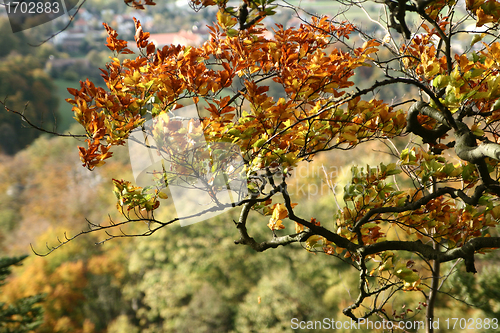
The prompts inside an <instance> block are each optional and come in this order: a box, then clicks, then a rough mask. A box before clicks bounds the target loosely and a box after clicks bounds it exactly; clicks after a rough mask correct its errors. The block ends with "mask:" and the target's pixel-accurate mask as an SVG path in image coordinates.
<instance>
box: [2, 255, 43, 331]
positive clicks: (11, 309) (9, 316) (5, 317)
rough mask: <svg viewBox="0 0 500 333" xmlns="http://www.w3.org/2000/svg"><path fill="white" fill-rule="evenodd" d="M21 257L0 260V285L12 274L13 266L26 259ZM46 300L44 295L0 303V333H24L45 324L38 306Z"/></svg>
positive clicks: (41, 310)
mask: <svg viewBox="0 0 500 333" xmlns="http://www.w3.org/2000/svg"><path fill="white" fill-rule="evenodd" d="M26 257H27V256H26V255H24V256H20V257H11V258H7V257H4V258H0V284H1V285H4V283H5V279H6V278H7V277H8V276H9V275H10V274H11V266H14V265H20V264H21V262H22V261H23V260H24V259H26ZM44 298H45V295H43V294H37V295H33V296H28V297H23V298H21V299H18V300H16V301H15V302H12V303H4V302H0V332H1V333H24V332H30V331H31V330H33V329H36V328H37V327H39V326H40V325H41V324H42V323H43V308H42V307H41V306H39V305H38V303H40V302H42V301H43V300H44Z"/></svg>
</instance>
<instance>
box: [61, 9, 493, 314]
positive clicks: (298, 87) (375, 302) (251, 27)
mask: <svg viewBox="0 0 500 333" xmlns="http://www.w3.org/2000/svg"><path fill="white" fill-rule="evenodd" d="M125 2H126V3H127V4H129V5H133V6H136V7H139V8H142V7H143V6H144V5H153V4H154V3H152V2H151V1H146V3H141V2H139V1H128V0H127V1H125ZM339 2H340V3H342V4H345V5H347V6H348V10H350V9H352V8H355V7H361V8H363V6H364V4H365V2H364V1H339ZM191 5H192V7H193V8H194V9H195V10H200V9H202V8H203V7H207V6H218V8H219V10H218V13H217V22H216V23H215V24H214V25H213V26H211V27H209V29H210V38H209V39H208V40H207V41H206V42H205V43H204V44H203V45H201V46H199V47H194V46H193V47H187V46H179V45H177V46H175V45H169V46H165V47H163V48H157V47H156V46H155V44H154V43H153V42H152V41H150V40H149V33H147V32H144V31H143V29H142V26H141V24H140V22H138V21H135V28H136V34H135V42H136V45H137V49H138V51H137V54H136V56H135V58H126V57H124V55H130V54H133V53H134V52H133V51H132V49H131V48H129V47H128V45H127V42H126V41H124V40H120V39H119V38H118V34H117V33H116V31H115V30H114V29H113V28H111V27H110V26H108V25H107V24H104V26H105V28H106V30H107V32H108V39H107V46H108V48H109V49H110V50H111V51H113V53H114V55H113V57H112V59H111V62H110V63H108V64H107V66H106V69H103V70H102V72H103V77H104V79H105V82H106V86H107V88H106V89H104V88H100V87H96V86H95V85H94V84H93V83H92V82H90V81H89V80H87V81H82V82H81V87H80V89H73V88H70V89H68V90H69V92H70V93H71V94H72V95H73V96H74V97H73V98H72V99H69V100H68V102H69V103H71V104H72V105H73V111H74V114H75V119H76V120H77V121H78V122H79V123H80V124H81V125H82V126H83V128H84V129H85V131H86V143H87V146H86V147H79V152H80V158H81V160H82V162H83V165H84V166H85V167H87V168H88V169H90V170H92V169H94V168H96V167H99V166H101V165H103V164H104V163H105V161H106V160H107V159H109V158H111V157H112V149H113V146H116V145H123V144H125V143H126V142H127V140H130V138H131V136H132V134H133V133H134V131H137V130H138V129H139V130H142V131H144V132H145V133H146V134H147V135H149V136H150V137H152V138H154V140H155V143H156V145H154V146H153V147H152V148H153V149H154V151H155V153H157V155H158V156H160V157H161V159H163V160H164V161H166V162H168V164H169V166H170V167H165V165H164V164H161V166H160V165H156V166H155V167H154V170H150V172H149V175H150V176H152V177H153V178H154V179H153V181H152V183H151V184H153V185H151V186H147V187H142V186H138V185H134V184H133V183H132V182H131V181H128V180H118V179H114V180H113V182H114V185H115V195H116V196H117V199H118V203H117V207H118V209H119V210H120V212H121V213H122V215H123V217H124V220H123V221H121V222H115V221H110V222H111V223H110V224H108V225H101V224H91V230H89V231H84V232H82V234H84V233H88V232H93V231H97V230H106V231H107V232H108V234H109V235H110V237H111V238H113V237H123V236H130V235H131V234H124V233H121V234H120V233H113V229H118V228H120V227H122V226H125V225H128V224H133V223H134V222H147V223H146V225H147V229H146V230H145V231H139V232H138V233H137V234H136V235H151V234H152V233H154V232H155V231H157V230H159V229H162V228H164V227H165V226H167V225H169V224H172V223H174V222H176V221H179V220H180V221H182V220H183V219H186V218H188V217H190V216H177V217H172V218H171V219H170V218H169V219H167V220H163V219H159V218H157V217H156V215H155V212H156V211H157V209H158V208H159V207H160V206H162V205H168V200H170V199H171V198H170V196H169V193H168V191H169V190H170V189H169V188H170V187H172V186H173V184H178V183H179V182H182V183H183V184H185V186H188V187H189V186H196V184H197V183H196V181H201V182H202V183H203V185H204V187H205V189H206V191H207V193H208V194H209V196H210V198H211V199H212V201H213V206H212V207H211V208H210V209H207V210H205V211H202V212H200V213H196V215H203V214H205V213H210V212H212V211H214V210H222V209H225V208H228V207H231V206H233V205H235V206H238V207H240V209H241V213H240V216H239V219H238V220H237V221H235V226H236V229H237V230H238V232H239V235H240V239H239V240H237V241H235V243H236V244H242V245H248V246H250V247H251V248H253V249H255V250H257V251H264V250H267V249H269V248H276V247H278V246H281V245H283V246H286V245H289V244H292V243H296V242H301V243H304V244H305V247H306V249H307V250H309V251H311V252H323V253H326V254H328V255H331V256H337V257H342V258H347V260H349V261H350V263H351V264H352V265H353V266H354V267H355V268H356V269H357V270H358V271H359V274H360V275H359V281H360V284H359V296H358V298H357V299H356V300H355V301H354V302H353V304H351V305H350V306H348V307H346V308H345V309H344V313H345V314H346V315H347V316H349V317H351V318H353V319H357V318H360V317H364V318H366V317H369V316H371V315H372V314H374V313H378V314H380V315H382V316H385V317H387V318H389V317H391V316H390V314H388V313H385V311H384V307H385V306H386V305H387V302H388V300H389V299H390V298H391V297H392V296H393V295H394V294H395V293H397V292H399V291H402V290H405V291H417V292H421V293H423V294H424V295H425V297H426V299H427V304H428V309H427V317H428V319H432V318H433V310H432V306H433V304H434V299H435V295H436V292H437V290H438V288H439V285H440V281H442V279H445V278H446V276H445V275H443V274H441V273H440V265H441V264H442V263H445V262H449V261H455V260H463V261H464V264H465V268H466V270H467V272H476V267H475V256H476V255H477V254H478V253H484V252H486V251H489V250H491V249H494V248H498V247H500V237H499V235H498V231H497V225H498V218H500V201H499V198H498V197H499V195H500V184H499V182H498V179H499V177H500V175H499V172H498V162H499V160H500V145H499V144H498V140H499V132H498V124H499V120H500V99H499V97H500V86H499V82H500V73H499V70H500V62H499V60H498V59H500V43H499V42H498V41H496V40H497V38H498V24H499V20H500V3H499V2H497V1H483V0H478V1H466V2H465V4H464V5H462V4H461V3H459V2H455V1H417V2H412V1H404V0H403V1H390V0H388V1H385V2H384V6H383V8H384V10H385V17H384V16H382V17H380V22H378V23H377V25H378V30H377V31H375V32H369V31H363V30H361V29H360V28H357V27H356V26H354V25H353V24H352V23H350V22H346V21H341V20H340V16H338V17H318V16H315V15H309V14H307V13H305V12H304V11H303V10H302V9H301V8H299V7H296V6H292V5H283V4H274V3H273V1H272V0H271V1H269V0H255V1H251V0H248V1H245V2H244V3H243V4H242V5H241V6H240V8H239V9H237V8H232V7H229V6H227V3H226V2H225V1H214V0H207V1H199V0H194V1H193V2H192V3H191ZM277 8H279V9H280V10H294V11H295V13H296V14H297V15H298V16H299V17H300V18H301V19H302V21H303V22H302V24H300V26H294V27H290V28H285V27H284V26H282V25H277V26H275V27H273V28H272V29H271V28H267V27H266V26H265V25H264V24H263V19H264V18H265V17H268V16H271V17H272V16H273V15H274V14H275V10H277ZM367 15H369V14H367ZM368 17H369V16H368ZM470 26H473V27H474V28H472V31H471V28H470ZM471 37H472V38H471ZM360 41H362V42H360ZM129 57H130V56H129ZM366 67H370V68H371V70H373V72H377V73H379V77H380V79H378V80H373V81H370V82H369V83H368V84H366V83H364V84H361V86H356V85H355V84H354V79H355V78H356V75H359V73H361V72H362V70H363V69H364V68H366ZM400 84H403V85H408V86H412V87H414V88H415V89H416V90H417V91H418V95H413V96H408V95H406V94H405V95H401V96H396V97H395V98H394V99H393V100H392V101H386V100H381V99H379V98H377V95H376V93H377V92H378V91H379V90H380V89H384V88H387V87H392V86H397V85H400ZM273 85H274V86H276V85H278V86H279V87H280V89H282V91H283V96H284V97H282V98H274V97H273V96H270V95H269V93H268V92H269V89H270V86H273ZM365 85H366V87H365ZM188 107H191V108H195V109H196V111H197V114H198V116H199V120H197V119H193V118H191V119H187V120H186V119H185V118H184V117H183V116H182V112H183V110H184V109H187V108H188ZM150 119H152V122H153V124H154V125H153V126H149V127H148V126H146V123H147V121H148V120H150ZM370 141H373V142H378V143H379V144H380V145H381V147H385V148H386V150H387V152H388V154H390V155H391V156H392V158H393V162H392V163H388V164H385V163H381V164H380V165H379V166H377V167H367V168H366V169H364V168H361V167H354V168H353V170H352V177H351V180H350V182H349V184H348V185H347V186H346V187H345V189H344V191H343V201H344V204H343V205H342V206H339V209H338V210H337V212H336V213H335V216H334V217H333V222H326V221H321V222H320V221H318V220H317V219H316V218H315V217H314V216H313V217H311V218H309V217H302V216H300V214H299V213H297V212H298V210H297V209H298V208H299V207H300V202H299V203H298V206H297V208H295V206H296V204H295V203H293V197H292V195H291V194H290V193H289V191H288V183H287V182H288V181H289V179H290V178H291V175H292V174H293V171H294V169H295V168H296V167H297V165H298V163H299V162H301V161H313V160H314V159H315V157H318V156H320V155H321V154H325V152H326V151H330V150H344V151H350V150H353V151H355V149H356V148H359V147H362V146H363V145H364V144H366V143H367V142H370ZM202 144H203V147H202ZM144 145H146V143H144ZM227 147H229V148H227ZM148 148H151V146H148ZM237 156H241V160H238V159H237ZM233 161H241V163H240V164H239V165H234V163H232V162H233ZM207 169H208V172H206V171H207ZM194 178H195V179H196V181H195V180H194ZM234 179H237V180H240V179H244V180H245V181H244V187H245V188H246V189H247V190H248V191H246V192H244V193H245V194H246V196H245V197H243V198H239V199H238V200H237V202H231V203H227V202H222V200H220V199H219V198H218V196H217V194H218V193H220V192H221V191H222V190H224V189H227V188H228V187H229V184H230V183H231V181H232V180H234ZM330 181H335V180H334V179H330ZM251 213H252V214H254V213H255V214H257V213H260V214H261V215H264V216H265V215H268V216H269V218H266V217H262V220H263V223H267V225H268V227H269V229H271V231H270V232H269V233H268V234H264V235H261V236H259V237H265V238H266V239H267V240H263V241H257V240H256V239H255V238H253V237H252V236H251V230H249V229H250V227H249V225H247V219H248V216H249V214H251ZM191 217H192V216H191ZM287 218H288V219H289V220H291V221H293V222H294V223H295V228H292V230H289V229H290V227H288V228H285V223H284V222H283V221H284V220H285V219H287ZM135 231H136V232H137V229H135ZM68 241H69V240H68ZM63 243H65V242H63ZM407 252H412V253H416V254H418V256H419V257H420V258H421V261H422V263H419V264H418V265H417V264H416V263H415V261H413V260H408V259H407V258H406V257H405V253H407ZM429 281H430V282H429ZM400 318H401V317H398V315H396V314H395V313H394V314H393V316H392V318H391V319H400Z"/></svg>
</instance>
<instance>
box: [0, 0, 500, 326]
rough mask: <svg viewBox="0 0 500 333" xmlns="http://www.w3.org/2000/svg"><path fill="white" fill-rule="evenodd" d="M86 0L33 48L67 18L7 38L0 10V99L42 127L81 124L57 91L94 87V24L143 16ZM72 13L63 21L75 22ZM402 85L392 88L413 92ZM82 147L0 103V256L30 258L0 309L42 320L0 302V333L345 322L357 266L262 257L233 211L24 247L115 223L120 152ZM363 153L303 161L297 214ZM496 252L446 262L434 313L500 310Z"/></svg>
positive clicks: (126, 173)
mask: <svg viewBox="0 0 500 333" xmlns="http://www.w3.org/2000/svg"><path fill="white" fill-rule="evenodd" d="M309 4H310V5H311V8H313V7H314V8H316V7H315V6H320V8H321V10H322V11H323V12H327V11H329V10H332V9H331V8H330V7H327V6H322V5H321V3H316V4H313V3H309ZM83 8H84V9H85V11H83V12H82V15H83V18H85V17H87V19H86V22H87V24H89V25H92V24H94V23H93V22H94V21H93V19H95V21H96V22H97V23H95V24H94V26H91V27H86V28H82V27H80V29H82V31H84V36H83V37H82V38H81V40H79V41H77V42H75V41H74V40H73V41H70V40H69V39H67V40H66V42H67V43H66V42H65V41H64V40H62V41H61V40H59V41H57V40H54V41H51V42H47V43H43V44H42V45H40V46H38V47H32V46H29V45H28V44H29V43H31V44H38V43H39V42H40V41H42V40H44V39H45V38H46V37H47V36H50V35H51V34H52V33H54V32H56V31H58V30H57V29H61V28H62V27H63V26H64V24H65V22H59V21H57V22H53V23H51V24H46V25H43V26H39V27H36V28H33V29H30V30H27V31H24V32H21V33H16V34H12V33H11V32H10V31H11V30H10V26H9V22H8V20H7V15H6V14H4V13H1V12H0V13H1V14H2V15H0V31H2V33H1V34H0V98H1V99H2V100H5V103H6V105H7V106H8V107H9V108H11V109H13V110H17V111H22V110H24V114H25V115H26V117H27V118H28V119H30V120H31V121H32V122H33V123H34V124H37V125H38V126H41V127H43V128H45V129H47V130H56V131H58V132H67V131H69V132H71V133H73V134H76V133H78V131H79V129H78V128H77V127H74V126H73V125H74V121H73V119H72V113H71V107H70V106H69V104H67V103H66V102H65V101H64V99H65V98H68V97H69V96H70V95H69V94H68V93H67V91H66V88H67V87H75V88H76V87H78V86H79V84H78V82H79V80H85V79H86V78H89V79H91V80H93V81H94V82H97V83H101V84H103V81H102V79H101V78H100V76H99V70H98V68H99V67H104V64H105V62H106V61H107V60H108V57H109V56H110V52H108V51H107V49H106V48H105V46H104V40H105V36H104V35H103V34H102V33H103V32H104V30H103V29H101V28H100V27H99V26H100V22H102V21H106V22H108V23H109V24H110V25H111V26H113V25H115V27H118V28H119V29H118V31H119V32H120V33H121V35H120V37H121V38H123V39H128V40H132V39H133V32H132V30H131V29H130V23H131V22H132V21H131V19H130V21H128V22H125V21H122V20H123V19H125V18H127V17H131V16H132V14H133V15H134V16H137V15H145V14H144V13H143V12H139V13H136V12H133V11H132V10H131V9H126V8H127V7H126V6H125V5H124V4H123V3H122V2H121V1H114V2H107V1H101V0H92V1H87V3H86V4H85V6H84V7H83ZM374 10H375V9H374ZM179 13H181V14H182V15H179ZM85 15H87V16H85ZM127 15H128V16H127ZM148 15H149V16H147V17H146V16H145V17H143V21H142V22H146V23H147V24H145V27H146V28H147V29H148V31H151V32H153V33H163V32H175V31H172V30H171V29H172V28H173V27H175V28H176V29H179V31H180V30H186V31H191V32H193V30H198V31H199V30H200V29H203V27H204V26H205V25H206V24H210V23H211V22H212V21H213V20H214V15H215V13H214V12H210V11H208V10H206V11H201V12H200V13H194V12H192V11H191V10H190V9H189V8H184V7H181V8H180V9H179V8H178V7H175V6H174V5H173V3H167V4H165V5H162V6H156V7H154V8H153V10H152V11H150V12H149V13H148ZM350 15H356V13H354V14H350ZM91 18H92V19H91ZM273 19H274V20H278V21H277V22H268V24H274V23H282V24H291V23H290V22H292V23H293V17H292V16H291V14H290V13H282V14H280V15H275V16H274V18H273ZM77 23H78V21H77V22H73V24H72V26H71V28H72V29H76V28H78V25H77ZM365 24H366V23H365ZM120 27H122V28H123V29H122V31H120ZM127 27H128V28H127ZM364 28H367V27H366V26H364ZM368 28H369V27H368ZM85 29H90V30H85ZM374 29H375V28H374ZM85 31H86V32H85ZM88 31H92V33H89V32H88ZM97 31H98V32H97ZM75 33H76V32H75ZM89 36H92V37H89ZM66 38H69V37H66ZM70 42H72V43H70ZM376 77H377V72H374V71H373V70H371V69H366V70H363V72H361V73H360V74H359V75H358V76H356V77H355V81H356V82H361V81H363V80H368V79H369V80H374V79H376ZM404 89H407V88H406V87H401V91H399V92H398V93H397V94H396V95H398V94H405V93H407V94H411V93H412V91H405V90H404ZM271 91H272V89H271ZM378 93H379V95H381V96H382V97H385V98H389V97H390V96H394V95H395V93H394V91H379V92H378ZM276 94H279V92H276ZM28 102H29V103H28ZM27 103H28V104H27ZM78 145H81V143H79V142H78V141H77V140H75V139H70V138H64V137H55V136H53V135H49V134H43V133H42V132H41V131H38V130H35V129H32V128H29V126H27V124H26V123H25V122H23V121H22V120H21V118H20V117H19V116H17V115H15V114H12V113H8V112H6V111H5V110H2V111H1V112H0V251H1V255H0V257H2V258H13V257H19V256H22V255H26V254H28V255H29V256H28V257H27V258H26V259H23V260H21V259H20V260H19V263H22V266H19V267H17V266H16V267H14V268H13V269H12V271H11V272H10V273H11V274H6V276H5V278H6V280H5V284H4V285H2V286H1V287H0V303H1V304H0V305H2V306H3V308H4V309H6V308H7V307H8V305H9V304H17V303H16V300H20V299H23V298H25V297H29V296H34V295H39V296H37V297H38V298H36V299H32V300H34V301H33V303H36V304H39V305H38V306H39V307H41V309H43V313H42V314H41V315H42V316H43V323H38V324H40V325H39V326H38V327H36V328H34V329H33V327H28V326H26V325H23V324H12V323H10V324H9V323H6V322H5V320H4V321H2V319H5V318H6V317H5V316H6V315H5V313H3V312H1V311H0V332H29V331H34V332H47V333H48V332H51V333H52V332H57V333H63V332H75V333H79V332H81V333H91V332H109V333H121V332H123V333H125V332H126V333H135V332H187V333H189V332H193V333H194V332H196V333H204V332H207V333H208V332H241V333H243V332H269V333H275V332H290V331H292V329H291V319H292V318H297V319H298V320H304V321H307V320H322V319H323V318H332V319H336V320H345V319H346V317H345V316H343V314H342V309H343V308H344V307H346V306H348V305H349V304H351V302H353V300H354V299H355V298H356V297H357V293H358V291H357V281H358V276H357V271H356V270H354V269H353V268H352V267H351V266H350V265H348V264H347V263H344V262H342V261H340V260H338V259H336V258H334V257H327V256H324V255H315V254H313V253H309V252H307V251H306V250H304V249H303V248H302V247H301V246H300V245H293V246H288V247H287V248H278V249H275V250H268V251H266V252H264V253H255V252H254V251H253V250H251V249H250V248H249V247H245V246H238V245H235V244H234V243H233V241H234V240H235V239H237V238H238V235H237V231H236V229H235V228H234V223H233V222H232V219H236V217H237V214H238V212H237V210H234V211H232V212H230V213H229V214H226V215H220V216H218V217H215V218H212V219H211V220H209V221H206V222H203V223H197V224H194V225H191V226H188V227H184V228H182V227H180V226H179V225H173V226H169V227H168V228H165V229H162V230H160V231H159V232H158V233H157V234H154V235H153V236H150V237H145V238H140V237H139V238H122V239H115V240H113V241H111V242H106V243H104V244H102V245H98V246H96V245H95V243H96V242H99V241H101V240H103V239H105V238H106V235H105V234H89V235H86V236H83V237H80V238H78V239H76V240H74V241H72V242H71V243H69V244H68V245H66V246H64V247H62V248H60V249H59V250H57V251H55V252H54V253H52V254H50V255H49V256H47V257H38V256H36V255H35V254H34V253H33V252H32V250H31V248H30V244H32V245H33V248H34V249H35V250H36V251H39V252H41V253H44V250H45V249H46V247H45V246H46V243H47V244H48V245H49V246H53V245H57V237H60V238H61V239H62V238H63V237H64V234H65V233H66V234H67V235H68V236H71V235H74V234H75V233H77V232H79V231H81V230H82V229H85V228H87V222H86V219H88V220H89V221H91V222H93V223H102V222H105V221H107V219H108V218H112V219H114V220H119V215H118V212H117V210H116V208H115V205H116V202H115V198H114V196H113V195H112V182H111V181H110V180H111V178H112V177H114V178H126V179H131V178H132V176H131V167H130V162H129V155H128V150H127V148H126V147H124V148H123V149H122V150H118V151H117V152H116V153H115V155H116V156H117V158H115V159H113V160H112V161H111V162H108V163H107V164H106V165H105V166H103V167H101V168H99V170H96V171H93V172H90V171H88V170H86V169H84V168H82V167H81V165H80V163H79V157H78V151H77V148H76V147H77V146H78ZM364 149H365V150H364V151H363V153H362V154H359V155H357V156H354V157H353V156H352V153H349V154H345V153H342V152H340V153H333V152H332V153H329V154H325V156H323V157H321V158H319V159H317V160H316V161H315V162H314V163H309V164H308V163H305V164H301V165H300V166H299V168H297V170H296V174H295V176H294V177H295V180H296V181H295V182H292V184H293V185H292V187H291V193H292V194H294V196H293V198H294V202H300V203H301V205H300V207H302V208H301V209H302V210H301V211H299V213H301V214H303V215H304V216H307V215H308V212H311V213H310V215H311V216H312V215H313V214H312V212H314V214H315V216H319V217H320V218H318V220H320V221H321V223H322V224H326V225H329V224H333V223H334V222H335V221H333V218H332V215H333V212H334V210H335V209H336V207H337V206H336V202H335V197H334V195H333V193H332V191H331V189H329V188H328V185H327V182H326V178H327V177H328V175H331V176H332V177H331V178H334V182H335V186H336V190H337V191H338V194H341V189H342V187H343V186H344V185H345V182H346V179H347V177H348V176H349V175H350V167H351V165H353V164H357V163H358V164H361V165H366V164H370V165H376V164H378V163H379V162H380V161H381V160H382V159H383V156H384V155H383V154H381V153H380V152H378V151H374V150H373V149H374V146H372V145H370V144H367V145H365V146H364ZM357 151H358V152H359V151H360V149H357ZM324 170H326V174H325V173H324ZM330 180H332V179H330ZM337 185H338V186H337ZM338 199H339V200H340V199H341V196H338ZM164 209H166V210H168V209H173V207H166V208H164ZM318 212H320V213H318ZM108 214H110V215H109V217H108ZM158 217H159V218H161V216H158ZM250 222H251V225H252V228H261V229H262V230H263V231H264V232H269V233H270V232H271V231H270V230H269V229H268V228H267V226H266V223H267V218H265V217H259V216H258V215H257V214H255V215H254V216H253V220H251V221H250ZM285 223H286V222H285ZM287 227H288V228H293V225H292V224H291V223H290V224H289V225H287ZM266 230H267V231H266ZM413 259H414V260H418V258H413ZM498 260H499V255H498V254H490V255H485V256H483V258H482V260H481V261H480V263H478V264H477V267H478V270H479V273H478V274H476V275H475V276H473V275H471V274H466V273H465V272H464V271H463V267H462V265H457V266H456V268H455V267H454V266H453V265H452V264H450V265H448V266H446V265H444V266H445V267H444V268H446V269H445V270H443V271H450V270H453V269H457V270H458V272H457V274H454V275H451V277H450V278H449V279H448V280H447V281H446V283H445V284H444V285H443V287H442V289H441V291H442V292H443V293H441V294H440V295H439V298H438V303H437V312H436V316H437V317H445V318H447V317H462V318H475V317H481V318H500V267H499V266H498ZM1 267H2V262H0V268H1ZM1 272H2V271H1V270H0V273H1ZM7 273H9V272H8V271H7ZM7 275H8V276H7ZM447 293H454V294H455V295H458V298H459V299H458V300H457V299H454V298H452V297H449V296H448V295H447ZM405 295H406V296H405V298H402V299H398V300H396V301H395V302H394V303H393V304H391V305H390V306H389V307H392V308H391V310H392V311H396V312H406V313H407V317H406V319H407V320H422V318H423V312H424V311H425V309H423V310H418V309H419V301H422V300H423V297H422V296H421V295H419V294H418V293H417V292H413V293H410V292H408V293H406V294H405ZM460 300H463V301H465V302H461V301H460ZM471 305H474V306H471ZM407 309H411V310H412V311H413V312H411V313H410V312H407V311H406V310H407ZM376 319H377V318H374V319H373V320H376ZM32 329H33V330H32ZM296 331H300V330H296ZM488 332H492V330H489V331H488Z"/></svg>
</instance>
